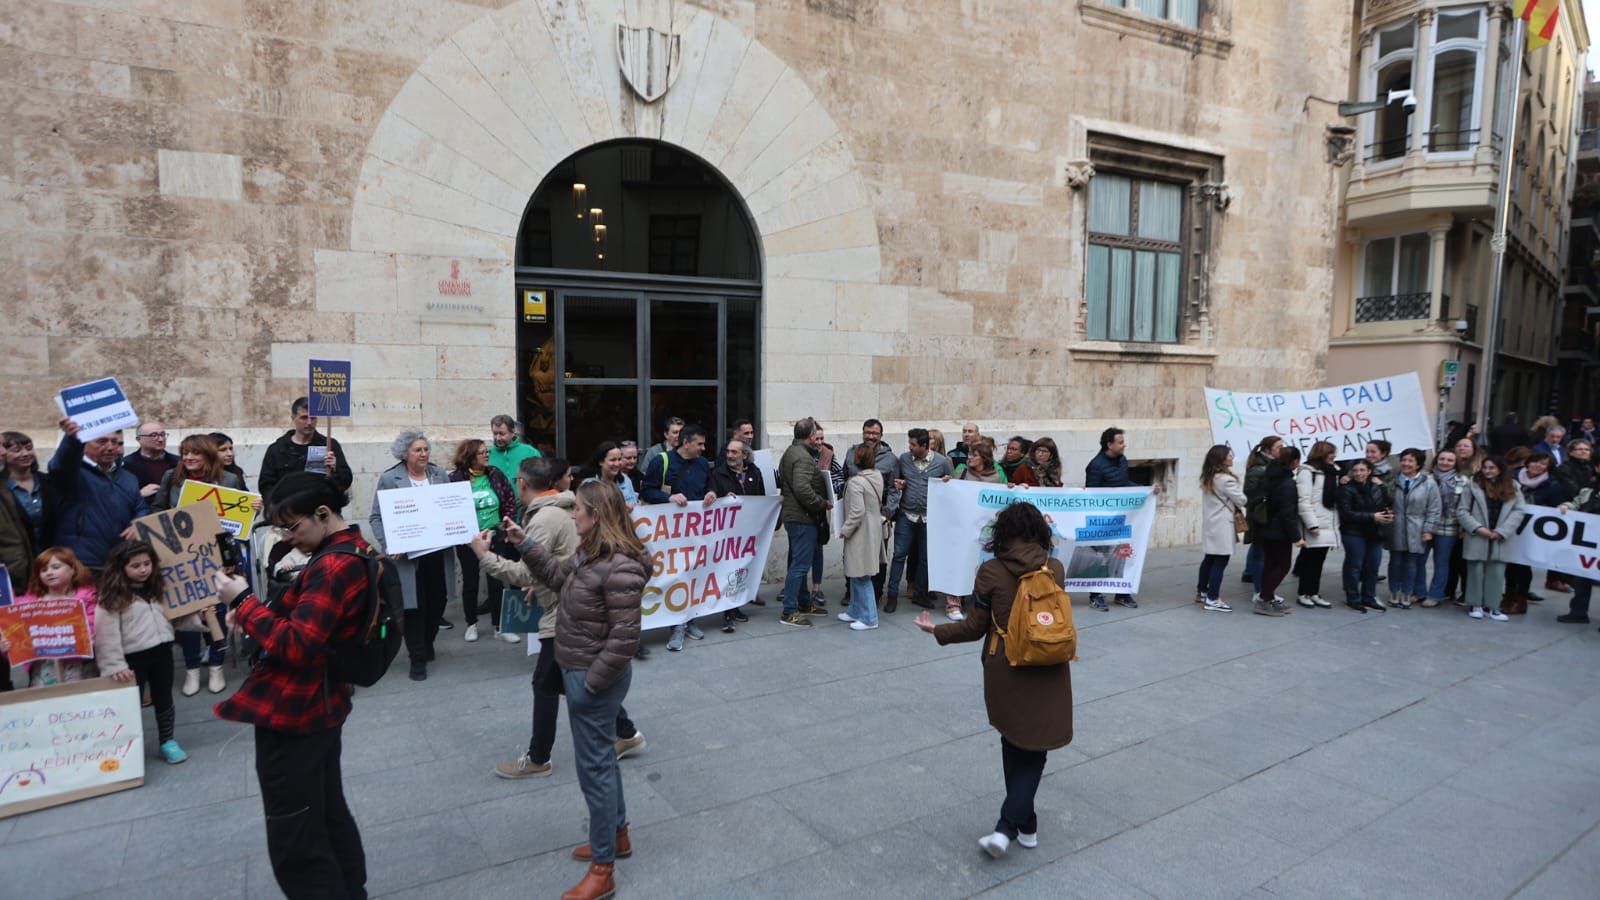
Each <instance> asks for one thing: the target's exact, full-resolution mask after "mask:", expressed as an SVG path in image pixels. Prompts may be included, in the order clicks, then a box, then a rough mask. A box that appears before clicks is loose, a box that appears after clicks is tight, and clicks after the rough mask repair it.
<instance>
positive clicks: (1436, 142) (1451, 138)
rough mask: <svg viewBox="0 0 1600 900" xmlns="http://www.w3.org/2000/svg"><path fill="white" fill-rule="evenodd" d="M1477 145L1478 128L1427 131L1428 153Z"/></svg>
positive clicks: (1463, 148)
mask: <svg viewBox="0 0 1600 900" xmlns="http://www.w3.org/2000/svg"><path fill="white" fill-rule="evenodd" d="M1476 146H1478V129H1476V128H1473V129H1471V130H1468V131H1430V132H1428V152H1429V153H1453V152H1456V151H1459V150H1471V149H1472V148H1474V147H1476Z"/></svg>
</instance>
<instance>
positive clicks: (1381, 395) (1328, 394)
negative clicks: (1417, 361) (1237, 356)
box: [1206, 372, 1433, 465]
mask: <svg viewBox="0 0 1600 900" xmlns="http://www.w3.org/2000/svg"><path fill="white" fill-rule="evenodd" d="M1206 412H1207V414H1209V415H1210V417H1211V439H1212V440H1213V441H1215V442H1216V443H1219V444H1227V445H1228V446H1230V447H1232V448H1233V449H1234V453H1235V455H1236V456H1238V457H1240V459H1239V461H1238V464H1239V465H1243V459H1242V458H1243V456H1244V454H1245V452H1247V451H1248V450H1249V449H1250V448H1251V447H1254V446H1255V445H1256V444H1257V443H1259V442H1260V440H1261V439H1262V438H1264V437H1267V436H1268V435H1274V434H1275V435H1277V436H1278V437H1281V438H1283V439H1284V440H1285V441H1287V442H1288V443H1289V444H1291V445H1293V446H1295V447H1299V448H1300V450H1301V452H1302V453H1303V452H1305V451H1307V450H1309V449H1311V445H1312V444H1315V443H1316V442H1317V441H1331V442H1332V443H1333V445H1334V446H1335V447H1338V448H1339V450H1338V453H1337V457H1338V458H1339V459H1356V458H1359V457H1360V456H1362V455H1363V454H1365V453H1366V449H1367V442H1368V441H1372V440H1385V441H1388V442H1389V443H1390V444H1392V445H1394V452H1396V453H1398V452H1400V451H1401V450H1404V449H1406V448H1407V447H1421V448H1423V449H1424V450H1431V449H1433V429H1432V428H1431V427H1430V422H1429V421H1428V411H1427V409H1426V408H1425V407H1424V406H1423V405H1422V383H1421V382H1420V381H1418V380H1417V373H1415V372H1407V373H1405V374H1404V375H1394V376H1390V377H1387V378H1375V379H1373V380H1372V381H1362V382H1358V383H1356V384H1341V385H1338V386H1336V387H1325V388H1320V389H1318V390H1313V391H1276V392H1268V393H1259V394H1252V393H1245V392H1243V391H1223V390H1217V389H1215V388H1206Z"/></svg>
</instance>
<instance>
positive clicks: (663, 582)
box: [633, 497, 783, 630]
mask: <svg viewBox="0 0 1600 900" xmlns="http://www.w3.org/2000/svg"><path fill="white" fill-rule="evenodd" d="M782 505H783V501H782V500H781V499H779V498H777V497H735V498H727V497H724V498H721V499H719V500H717V501H716V502H715V503H713V504H711V505H710V506H703V505H701V504H700V503H697V502H694V501H690V503H689V504H688V505H687V506H676V505H674V504H671V503H660V504H656V505H654V506H641V507H638V508H637V509H635V510H634V511H633V527H634V529H635V531H636V533H637V534H638V535H639V539H640V540H642V541H644V545H645V549H646V550H648V551H649V553H650V560H651V564H652V567H653V568H652V571H651V573H650V581H649V583H648V584H646V585H645V588H644V597H643V599H642V601H641V602H642V605H643V607H644V620H643V623H642V625H641V627H642V628H644V629H646V630H648V629H651V628H666V627H668V626H671V625H677V624H678V623H679V622H687V621H688V620H690V619H694V618H698V617H700V616H707V615H710V614H712V613H717V612H722V611H723V610H727V609H733V608H734V607H736V606H742V605H744V604H746V603H749V602H750V601H751V600H754V599H755V596H756V590H757V589H759V588H760V587H761V570H762V569H763V568H765V567H766V565H767V551H769V550H771V549H772V533H773V531H774V530H775V529H776V528H777V526H778V511H779V509H780V508H781V506H782Z"/></svg>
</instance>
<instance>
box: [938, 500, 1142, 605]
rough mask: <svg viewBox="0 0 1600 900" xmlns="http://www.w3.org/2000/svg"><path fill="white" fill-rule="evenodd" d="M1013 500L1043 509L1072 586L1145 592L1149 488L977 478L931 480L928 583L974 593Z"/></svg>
mask: <svg viewBox="0 0 1600 900" xmlns="http://www.w3.org/2000/svg"><path fill="white" fill-rule="evenodd" d="M1013 503H1029V504H1032V505H1033V506H1035V507H1038V509H1039V511H1040V512H1041V513H1043V514H1044V518H1045V521H1046V522H1048V523H1050V530H1051V531H1053V532H1054V533H1055V538H1056V542H1055V547H1054V549H1053V550H1052V552H1051V555H1052V556H1054V557H1056V558H1057V559H1060V560H1061V561H1062V564H1063V565H1064V566H1065V567H1066V570H1067V583H1066V585H1065V587H1066V589H1067V590H1068V591H1074V590H1077V591H1093V592H1095V593H1117V594H1133V593H1137V592H1138V590H1139V580H1140V578H1141V576H1142V575H1143V574H1144V561H1145V557H1146V556H1147V554H1148V553H1149V549H1150V529H1151V527H1153V526H1154V525H1155V521H1156V501H1155V497H1154V495H1153V494H1152V493H1151V492H1150V489H1149V488H1147V487H1133V488H1037V487H1036V488H1021V487H1017V488H1007V487H1005V486H1004V485H994V484H985V483H983V482H977V481H930V482H929V483H928V546H929V547H936V548H938V549H937V551H936V552H929V554H928V588H929V589H930V590H935V591H940V592H943V593H946V594H955V595H956V596H964V595H966V594H970V593H972V583H973V579H974V577H975V576H976V575H977V572H978V565H979V564H980V563H982V562H983V561H985V560H987V559H990V558H992V554H990V553H987V552H985V551H984V549H983V545H984V544H985V543H986V542H987V541H988V538H989V534H990V532H991V530H992V529H993V527H994V520H995V516H996V515H997V514H998V513H999V512H1000V510H1002V509H1005V508H1006V507H1007V506H1010V505H1011V504H1013Z"/></svg>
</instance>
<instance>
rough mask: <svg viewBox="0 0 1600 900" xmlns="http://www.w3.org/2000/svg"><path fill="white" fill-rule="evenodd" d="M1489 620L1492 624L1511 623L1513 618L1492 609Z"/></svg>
mask: <svg viewBox="0 0 1600 900" xmlns="http://www.w3.org/2000/svg"><path fill="white" fill-rule="evenodd" d="M1489 620H1490V621H1491V622H1509V621H1511V617H1510V616H1508V615H1506V614H1505V613H1503V612H1501V611H1500V610H1498V609H1491V610H1489Z"/></svg>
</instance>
